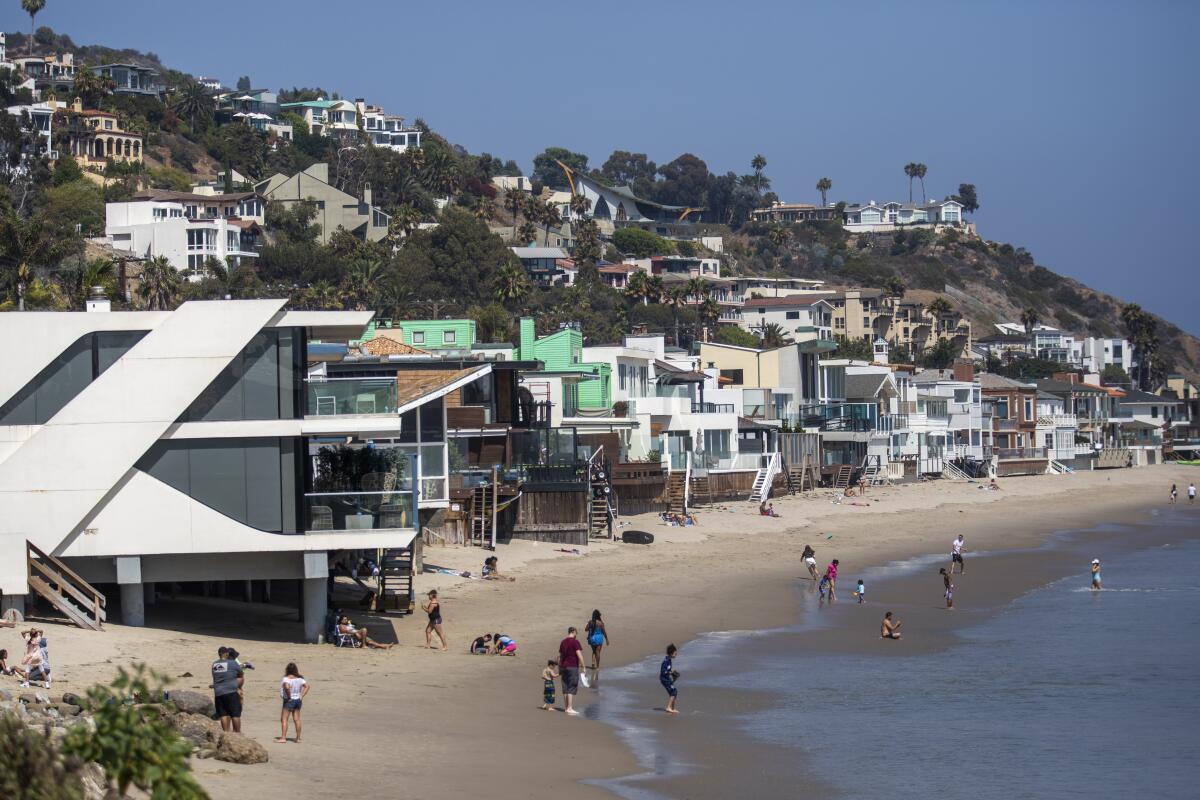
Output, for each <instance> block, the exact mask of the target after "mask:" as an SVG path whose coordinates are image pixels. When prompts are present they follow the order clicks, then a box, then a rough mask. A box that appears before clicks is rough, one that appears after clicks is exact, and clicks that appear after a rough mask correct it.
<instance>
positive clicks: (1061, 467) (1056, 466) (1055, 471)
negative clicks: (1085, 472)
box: [1046, 458, 1075, 475]
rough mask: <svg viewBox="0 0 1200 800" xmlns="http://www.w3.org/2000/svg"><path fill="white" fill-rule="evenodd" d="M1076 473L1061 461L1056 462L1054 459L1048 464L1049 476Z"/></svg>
mask: <svg viewBox="0 0 1200 800" xmlns="http://www.w3.org/2000/svg"><path fill="white" fill-rule="evenodd" d="M1074 471H1075V470H1073V469H1071V468H1070V467H1068V466H1067V465H1066V464H1064V463H1062V462H1061V461H1055V460H1054V459H1053V458H1052V459H1050V460H1049V461H1047V462H1046V474H1047V475H1068V474H1070V473H1072V472H1074Z"/></svg>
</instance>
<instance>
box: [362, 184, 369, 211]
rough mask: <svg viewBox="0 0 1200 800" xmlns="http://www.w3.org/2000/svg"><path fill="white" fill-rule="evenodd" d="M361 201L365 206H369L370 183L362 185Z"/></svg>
mask: <svg viewBox="0 0 1200 800" xmlns="http://www.w3.org/2000/svg"><path fill="white" fill-rule="evenodd" d="M362 194H363V196H362V201H363V203H365V204H366V205H371V183H370V181H367V182H366V183H364V184H363V192H362Z"/></svg>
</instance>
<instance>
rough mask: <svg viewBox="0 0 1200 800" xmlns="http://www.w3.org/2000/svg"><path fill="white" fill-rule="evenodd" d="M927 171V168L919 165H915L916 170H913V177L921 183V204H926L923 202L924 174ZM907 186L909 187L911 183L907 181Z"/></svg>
mask: <svg viewBox="0 0 1200 800" xmlns="http://www.w3.org/2000/svg"><path fill="white" fill-rule="evenodd" d="M928 171H929V167H927V166H925V165H924V164H921V163H918V164H916V169H914V170H913V175H915V176H916V177H917V180H919V181H920V182H921V202H922V203H924V202H926V201H925V173H926V172H928ZM909 185H910V186H911V185H912V181H909Z"/></svg>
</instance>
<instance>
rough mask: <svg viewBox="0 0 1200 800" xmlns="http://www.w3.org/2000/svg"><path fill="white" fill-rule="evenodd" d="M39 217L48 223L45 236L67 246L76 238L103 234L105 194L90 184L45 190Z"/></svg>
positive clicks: (69, 184)
mask: <svg viewBox="0 0 1200 800" xmlns="http://www.w3.org/2000/svg"><path fill="white" fill-rule="evenodd" d="M36 208H37V216H38V218H39V219H42V220H45V229H46V233H47V234H49V235H50V236H51V237H53V238H55V239H57V240H59V241H60V242H64V243H65V240H67V239H70V238H72V237H74V236H76V233H75V226H76V225H78V226H79V233H80V234H81V235H83V236H100V235H103V233H104V190H103V189H101V188H100V187H99V186H97V185H96V184H94V183H92V182H91V181H88V180H77V181H72V182H70V183H64V184H62V185H61V186H50V187H48V188H46V189H45V190H44V191H43V192H42V194H41V197H39V198H38V200H37V205H36Z"/></svg>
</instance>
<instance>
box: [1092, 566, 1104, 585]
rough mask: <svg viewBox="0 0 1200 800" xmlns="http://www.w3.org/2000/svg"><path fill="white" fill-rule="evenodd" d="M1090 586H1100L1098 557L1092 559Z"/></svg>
mask: <svg viewBox="0 0 1200 800" xmlns="http://www.w3.org/2000/svg"><path fill="white" fill-rule="evenodd" d="M1092 588H1093V589H1096V590H1099V589H1100V588H1102V587H1101V586H1100V559H1098V558H1093V559H1092Z"/></svg>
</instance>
